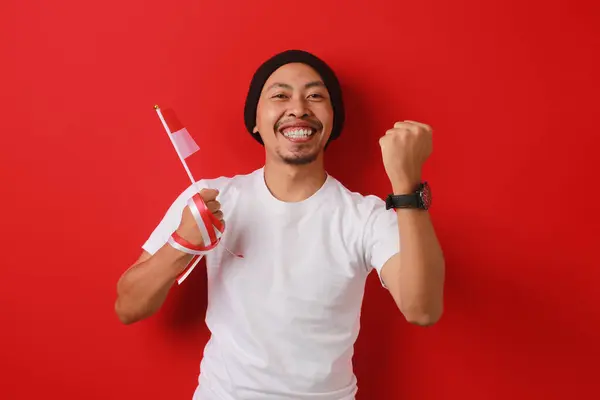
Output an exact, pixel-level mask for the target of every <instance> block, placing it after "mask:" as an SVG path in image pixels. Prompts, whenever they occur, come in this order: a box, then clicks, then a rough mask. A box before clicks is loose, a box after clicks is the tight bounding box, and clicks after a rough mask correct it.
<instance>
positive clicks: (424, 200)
mask: <svg viewBox="0 0 600 400" xmlns="http://www.w3.org/2000/svg"><path fill="white" fill-rule="evenodd" d="M417 193H418V195H419V203H420V205H421V208H422V209H424V210H429V208H430V207H431V187H430V186H429V183H427V182H423V183H421V184H420V185H419V189H418V190H417Z"/></svg>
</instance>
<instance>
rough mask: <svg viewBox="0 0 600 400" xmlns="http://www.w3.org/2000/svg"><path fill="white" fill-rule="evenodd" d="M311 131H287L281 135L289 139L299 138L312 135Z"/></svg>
mask: <svg viewBox="0 0 600 400" xmlns="http://www.w3.org/2000/svg"><path fill="white" fill-rule="evenodd" d="M312 133H313V132H312V130H311V129H288V130H286V131H285V132H283V135H284V136H286V137H291V138H300V137H306V136H310V135H312Z"/></svg>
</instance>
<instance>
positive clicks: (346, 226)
mask: <svg viewBox="0 0 600 400" xmlns="http://www.w3.org/2000/svg"><path fill="white" fill-rule="evenodd" d="M245 122H246V127H247V128H248V131H249V133H250V134H251V135H252V136H253V137H254V138H255V139H256V140H257V141H259V142H260V143H261V144H263V145H264V147H265V156H266V157H265V165H264V167H262V168H260V169H257V170H255V171H254V172H252V173H250V174H247V175H238V176H234V177H231V178H228V177H221V178H216V179H207V180H201V181H200V182H199V186H200V187H203V188H205V189H203V190H202V191H201V192H200V194H201V196H202V199H203V201H204V203H205V205H206V207H207V208H208V209H209V210H210V212H212V213H213V215H214V216H215V217H216V218H218V219H220V220H224V221H226V229H225V233H224V235H223V236H222V238H221V242H220V243H219V245H217V247H216V248H214V249H213V250H210V251H209V252H208V253H207V254H206V266H207V269H208V272H207V274H208V309H207V313H206V323H207V326H208V328H209V329H210V331H211V338H210V340H209V342H208V343H207V345H206V348H205V351H204V357H203V359H202V362H201V374H200V376H199V385H198V388H197V390H196V392H195V394H194V399H195V400H214V399H216V400H220V399H222V400H242V399H257V400H258V399H260V400H268V399H273V400H275V399H277V400H284V399H294V400H302V399H310V400H348V399H353V398H354V396H355V393H356V392H357V382H356V378H355V375H354V373H353V370H352V355H353V345H354V342H355V340H356V338H357V335H358V330H359V319H360V308H361V303H362V298H363V290H364V285H365V280H366V278H367V275H368V274H369V273H370V272H371V271H372V270H373V269H374V270H375V271H376V272H377V273H378V274H379V277H380V279H381V281H382V284H383V285H384V287H385V288H386V289H387V290H388V291H389V292H390V294H391V295H392V296H393V298H394V300H395V302H396V304H397V305H398V307H399V309H400V311H401V312H402V313H403V315H404V316H405V318H406V319H407V320H408V321H409V322H411V323H415V324H418V325H424V326H426V325H431V324H433V323H435V322H436V321H437V320H438V319H439V318H440V316H441V314H442V308H443V301H442V298H443V283H444V268H445V267H444V259H443V254H442V250H441V249H440V245H439V244H438V241H437V239H436V235H435V232H434V228H433V226H432V224H431V221H430V218H429V215H428V212H427V208H428V205H429V188H428V186H427V185H426V184H422V182H421V168H422V165H423V163H424V162H425V160H426V159H427V158H428V156H429V155H430V153H431V148H432V145H431V142H432V131H431V129H430V127H429V126H427V125H425V124H422V123H417V122H412V121H403V122H398V123H396V124H395V125H394V126H393V127H392V128H391V129H390V130H388V131H387V132H385V134H384V135H383V136H382V137H381V138H380V140H379V143H380V145H381V151H382V156H383V157H382V158H383V163H384V165H385V170H386V172H387V175H388V177H389V179H390V184H391V187H392V189H393V193H391V194H390V196H389V197H388V199H387V207H386V202H384V201H382V200H381V199H379V198H377V197H375V196H362V195H360V194H358V193H353V192H350V191H349V190H348V189H346V188H345V187H344V186H343V185H342V184H341V183H340V182H338V181H337V180H336V179H335V178H334V177H332V176H331V175H329V174H328V173H327V172H326V171H325V169H324V166H323V157H324V149H325V147H326V145H327V144H328V143H329V142H330V140H333V139H335V138H337V137H338V136H339V135H340V133H341V130H342V126H343V123H344V107H343V102H342V94H341V90H340V86H339V83H338V81H337V79H336V76H335V74H334V73H333V71H331V69H329V67H328V66H327V65H326V64H325V63H324V62H323V61H321V60H320V59H318V58H317V57H315V56H313V55H311V54H309V53H306V52H303V51H287V52H284V53H280V54H278V55H276V56H274V57H273V58H271V59H269V60H268V61H266V62H265V63H264V64H263V65H262V66H261V67H260V68H259V69H258V70H257V72H256V73H255V75H254V77H253V79H252V82H251V85H250V90H249V92H248V97H247V101H246V107H245ZM196 193H197V189H196V187H194V186H190V187H189V188H188V189H187V190H185V191H184V192H183V193H182V194H181V195H180V196H179V197H178V198H177V199H176V200H175V201H174V203H173V205H172V206H171V207H170V208H169V210H168V211H167V213H166V215H165V216H164V218H163V219H162V221H161V222H160V223H159V224H158V226H157V227H156V229H155V230H154V232H153V233H152V234H151V235H150V237H149V239H148V240H147V242H146V243H145V244H144V246H143V249H144V251H143V253H142V255H141V256H140V258H139V260H138V261H137V262H136V263H135V264H134V265H133V266H132V267H131V268H130V269H128V270H127V272H126V273H124V274H123V276H122V277H121V279H120V280H119V283H118V298H117V301H116V306H115V307H116V312H117V314H118V316H119V318H120V319H121V321H123V322H124V323H133V322H135V321H139V320H141V319H143V318H147V317H149V316H151V315H152V314H154V313H155V312H156V311H157V310H158V309H159V308H160V307H161V305H162V303H163V301H164V299H165V297H166V295H167V292H168V291H169V289H170V288H171V286H172V285H173V283H174V282H175V279H176V277H177V276H178V275H179V274H180V273H181V272H182V271H183V270H185V268H186V266H187V265H188V263H189V262H190V260H191V258H192V257H193V256H192V255H190V254H187V253H186V252H183V251H181V250H178V249H177V246H175V245H173V244H172V243H173V242H172V241H169V238H171V237H174V236H175V235H176V236H177V237H178V238H181V239H183V240H185V241H186V242H187V243H190V244H191V245H192V246H199V245H201V244H202V243H203V240H204V238H203V235H202V232H201V230H200V229H199V226H200V225H199V224H197V223H196V220H195V219H194V216H193V215H192V212H191V211H190V208H189V207H188V206H187V205H186V202H187V200H188V199H190V198H191V197H192V196H193V195H194V194H196ZM389 208H396V209H395V210H393V209H389ZM233 253H241V254H242V255H243V257H237V256H235V255H234V254H233Z"/></svg>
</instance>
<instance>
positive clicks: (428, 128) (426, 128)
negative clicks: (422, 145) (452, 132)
mask: <svg viewBox="0 0 600 400" xmlns="http://www.w3.org/2000/svg"><path fill="white" fill-rule="evenodd" d="M404 122H408V123H410V124H414V125H417V126H420V127H421V128H423V129H425V130H426V131H427V132H429V133H432V132H433V129H431V126H429V125H427V124H424V123H422V122H417V121H411V120H408V119H407V120H406V121H404Z"/></svg>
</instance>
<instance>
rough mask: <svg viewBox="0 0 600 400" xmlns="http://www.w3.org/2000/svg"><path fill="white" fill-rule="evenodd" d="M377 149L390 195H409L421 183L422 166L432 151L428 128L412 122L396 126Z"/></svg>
mask: <svg viewBox="0 0 600 400" xmlns="http://www.w3.org/2000/svg"><path fill="white" fill-rule="evenodd" d="M379 145H380V146H381V155H382V158H383V165H384V166H385V172H386V173H387V175H388V177H389V178H390V182H391V184H392V188H393V189H394V193H396V194H408V193H412V192H413V191H414V190H415V189H416V188H417V186H418V184H419V183H420V182H421V171H422V168H423V164H424V163H425V161H426V160H427V158H428V157H429V155H430V154H431V151H432V130H431V127H430V126H429V125H426V124H422V123H419V122H414V121H404V122H396V123H395V124H394V127H393V128H392V129H389V130H388V131H387V132H386V134H385V135H384V136H382V137H381V138H380V139H379Z"/></svg>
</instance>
